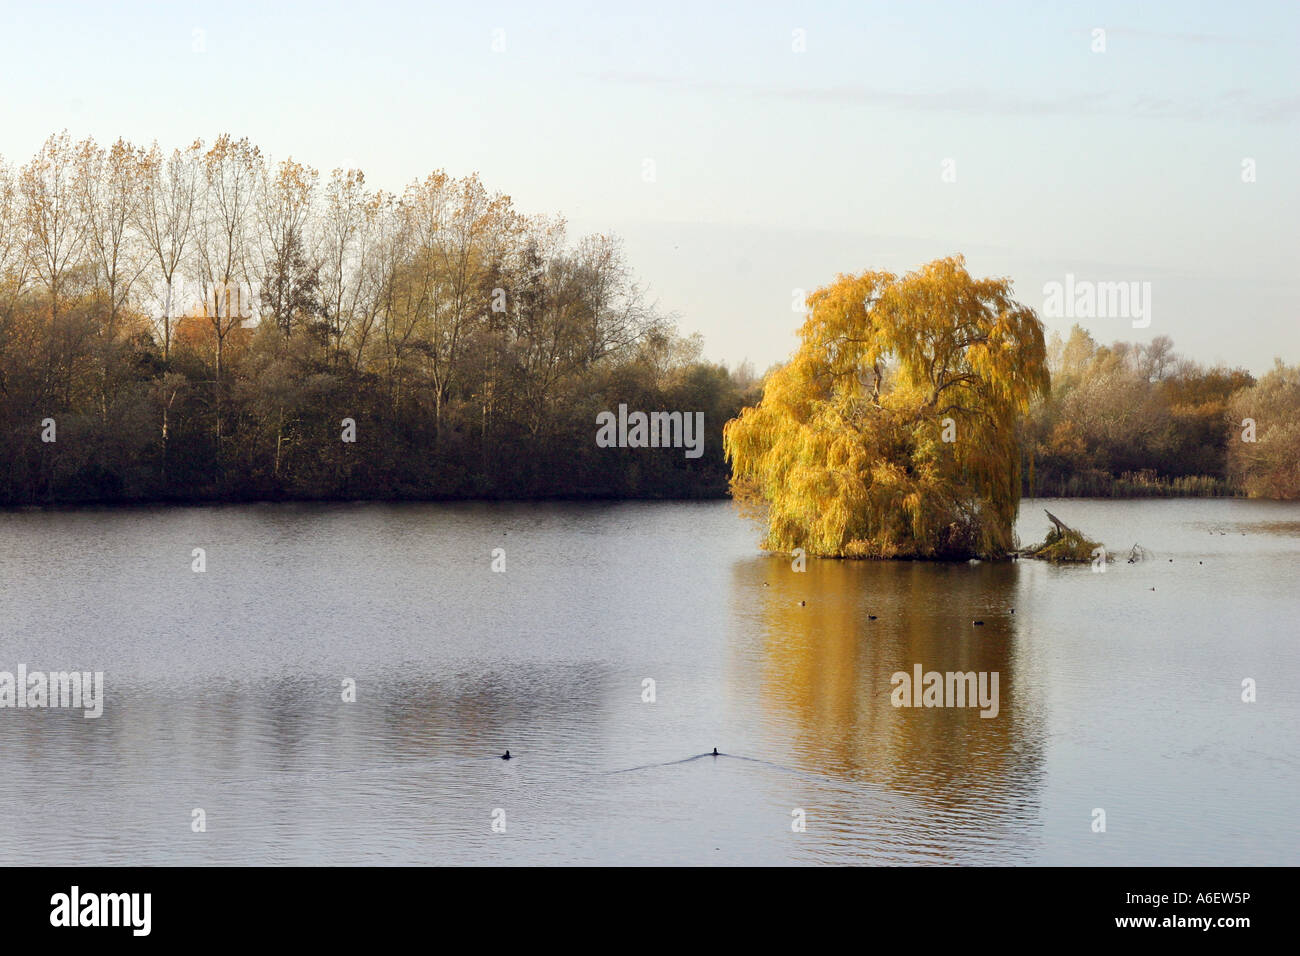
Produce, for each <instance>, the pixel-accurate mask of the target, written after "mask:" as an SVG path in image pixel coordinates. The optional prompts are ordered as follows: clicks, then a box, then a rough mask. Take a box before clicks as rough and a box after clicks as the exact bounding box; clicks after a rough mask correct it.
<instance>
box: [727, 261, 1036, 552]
mask: <svg viewBox="0 0 1300 956" xmlns="http://www.w3.org/2000/svg"><path fill="white" fill-rule="evenodd" d="M808 305H809V312H810V314H809V318H808V320H807V321H806V322H805V323H804V326H803V328H802V329H801V330H800V333H799V334H800V338H801V340H802V344H801V345H800V347H799V350H798V352H797V353H796V354H795V356H794V358H793V359H792V360H791V362H790V363H789V364H788V365H786V366H784V367H783V368H781V369H780V370H778V371H776V372H774V373H773V374H772V375H771V376H770V377H769V379H768V381H767V383H766V385H765V387H764V391H763V399H762V401H761V402H760V403H759V404H758V406H757V407H754V408H746V409H745V410H744V411H743V412H742V413H741V415H740V416H739V417H738V418H736V419H734V420H732V421H731V422H728V423H727V426H726V429H725V430H724V433H723V444H724V448H725V451H726V455H727V458H728V460H729V461H730V462H731V464H732V471H733V477H732V493H733V494H734V495H735V497H736V498H737V500H738V501H740V502H741V503H742V505H744V506H746V507H749V508H753V507H760V508H762V509H763V511H764V512H765V513H766V516H767V523H768V533H767V537H766V539H765V541H764V547H767V548H770V549H772V550H778V551H790V550H792V549H794V548H798V547H801V548H804V549H805V550H806V551H807V552H808V553H809V554H816V555H824V556H835V557H880V558H893V557H926V558H941V557H959V556H964V555H973V554H978V555H984V556H995V555H1001V554H1004V553H1006V552H1007V551H1008V550H1010V549H1011V548H1012V547H1013V539H1012V523H1013V521H1014V519H1015V514H1016V508H1017V507H1018V505H1019V502H1020V447H1019V443H1018V442H1017V440H1016V427H1015V426H1016V420H1017V418H1018V417H1019V416H1020V415H1022V414H1024V412H1025V411H1026V410H1027V408H1028V406H1029V401H1030V399H1031V398H1032V397H1034V396H1035V395H1036V394H1040V393H1042V392H1045V391H1046V389H1047V387H1048V373H1047V365H1046V353H1045V348H1044V345H1043V327H1042V323H1040V322H1039V320H1038V317H1037V316H1036V315H1035V314H1034V312H1033V310H1032V309H1029V308H1027V307H1026V306H1023V305H1021V304H1019V303H1018V302H1016V301H1014V300H1013V299H1012V298H1011V283H1010V282H1009V281H1008V280H1006V279H978V280H977V279H972V278H971V276H970V274H969V273H967V271H966V263H965V260H964V259H963V258H962V257H960V256H956V257H952V258H948V259H938V260H936V261H934V262H931V263H930V264H929V265H926V266H924V267H922V268H921V269H920V270H918V271H916V272H912V273H909V274H908V275H906V276H904V277H902V278H901V279H900V278H898V277H897V276H894V275H892V274H890V273H887V272H865V273H863V274H861V275H857V276H845V275H841V276H839V277H838V278H837V279H836V281H835V282H834V283H833V284H831V285H829V286H826V287H825V288H822V289H818V290H817V291H816V292H814V293H813V294H812V295H811V296H809V298H808ZM946 419H951V425H950V426H949V437H953V433H954V432H955V439H954V440H951V441H944V440H943V439H944V437H945V420H946Z"/></svg>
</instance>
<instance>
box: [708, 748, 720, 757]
mask: <svg viewBox="0 0 1300 956" xmlns="http://www.w3.org/2000/svg"><path fill="white" fill-rule="evenodd" d="M710 756H713V757H721V756H722V754H720V753H718V748H717V747H714V748H713V753H712V754H710Z"/></svg>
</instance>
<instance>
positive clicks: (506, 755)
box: [501, 750, 510, 760]
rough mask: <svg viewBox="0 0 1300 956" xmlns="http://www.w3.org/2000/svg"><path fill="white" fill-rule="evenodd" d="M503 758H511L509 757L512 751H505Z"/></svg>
mask: <svg viewBox="0 0 1300 956" xmlns="http://www.w3.org/2000/svg"><path fill="white" fill-rule="evenodd" d="M501 759H502V760H509V759H510V751H509V750H507V751H506V752H505V753H503V754H502V755H501Z"/></svg>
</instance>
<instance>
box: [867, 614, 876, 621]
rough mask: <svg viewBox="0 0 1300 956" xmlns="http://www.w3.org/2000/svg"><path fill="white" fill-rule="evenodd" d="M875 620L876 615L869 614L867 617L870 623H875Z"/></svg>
mask: <svg viewBox="0 0 1300 956" xmlns="http://www.w3.org/2000/svg"><path fill="white" fill-rule="evenodd" d="M875 619H876V615H874V614H868V615H867V620H868V621H874V620H875Z"/></svg>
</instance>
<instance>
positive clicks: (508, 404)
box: [0, 134, 1300, 505]
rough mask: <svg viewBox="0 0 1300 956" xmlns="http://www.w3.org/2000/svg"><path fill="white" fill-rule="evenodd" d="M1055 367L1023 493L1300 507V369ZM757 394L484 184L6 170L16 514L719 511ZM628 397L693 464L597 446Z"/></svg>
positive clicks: (8, 477)
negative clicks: (733, 438)
mask: <svg viewBox="0 0 1300 956" xmlns="http://www.w3.org/2000/svg"><path fill="white" fill-rule="evenodd" d="M1050 362H1051V371H1052V377H1053V387H1052V390H1051V392H1050V395H1049V397H1047V398H1046V399H1045V400H1043V401H1041V402H1039V403H1037V404H1036V405H1035V406H1034V407H1033V408H1032V409H1031V410H1030V413H1029V415H1028V416H1027V417H1026V418H1025V419H1024V420H1023V421H1022V423H1021V428H1022V429H1023V435H1022V438H1023V442H1022V445H1023V448H1024V455H1023V474H1022V486H1023V490H1024V492H1025V493H1027V494H1038V495H1120V496H1133V495H1175V494H1195V495H1207V494H1209V495H1219V494H1224V495H1227V494H1250V495H1258V496H1265V497H1282V498H1285V497H1296V496H1298V495H1300V460H1298V457H1297V449H1300V424H1297V423H1298V422H1300V370H1297V369H1294V368H1288V367H1284V366H1282V365H1280V364H1279V365H1278V367H1277V368H1276V369H1274V370H1273V371H1271V372H1270V373H1268V375H1266V376H1264V378H1262V379H1261V380H1260V381H1259V382H1255V381H1254V379H1253V378H1252V377H1251V376H1250V375H1249V374H1247V373H1246V372H1244V371H1241V370H1238V369H1231V370H1230V369H1223V368H1204V367H1202V366H1199V365H1197V364H1195V363H1193V362H1190V361H1186V360H1183V359H1179V358H1178V357H1177V356H1176V355H1174V353H1173V352H1172V347H1171V343H1170V342H1169V340H1168V339H1166V338H1157V339H1155V340H1154V341H1153V342H1152V343H1150V344H1149V345H1145V346H1138V345H1129V344H1124V343H1116V344H1114V345H1111V346H1098V345H1097V344H1096V343H1095V342H1093V340H1092V339H1091V338H1090V337H1089V336H1088V335H1087V334H1086V333H1085V332H1083V331H1082V330H1081V329H1078V328H1076V329H1075V330H1074V332H1073V333H1072V335H1071V336H1070V338H1069V340H1068V341H1064V342H1062V341H1060V340H1059V338H1058V339H1057V340H1056V341H1055V342H1054V343H1053V345H1052V350H1051V356H1050ZM761 394H762V387H761V383H760V382H758V381H756V379H755V376H753V375H752V374H750V372H749V371H748V369H747V368H746V367H743V366H742V367H741V368H740V369H737V370H728V369H727V368H726V367H725V366H722V365H717V364H712V363H709V362H706V361H704V360H703V358H702V357H701V346H700V342H699V340H698V338H696V337H693V338H690V339H683V338H681V337H680V336H679V335H678V334H677V332H676V330H675V328H674V325H673V323H672V322H671V320H670V318H669V317H666V316H663V315H661V314H659V313H658V312H657V311H656V310H655V309H654V308H653V306H652V304H651V303H649V302H647V300H646V297H645V295H644V292H643V290H642V289H641V288H640V287H639V286H638V285H637V283H636V282H635V280H634V278H633V276H632V273H631V270H630V268H629V266H628V264H627V262H626V261H625V260H624V257H623V254H622V250H621V247H620V245H619V243H618V241H617V240H616V239H614V238H612V237H609V236H601V235H597V236H588V237H585V238H582V239H579V240H576V241H572V240H570V239H569V237H568V236H567V235H566V231H565V226H564V222H563V221H562V220H559V219H550V218H545V217H538V216H528V215H524V214H523V213H521V212H519V211H517V210H516V209H515V208H514V206H513V204H512V202H511V200H510V198H509V197H508V196H504V195H502V194H500V193H493V192H489V191H488V190H487V189H486V188H485V187H484V186H483V184H482V183H481V182H480V181H479V180H478V178H477V177H476V176H470V177H467V178H460V179H458V178H453V177H451V176H448V175H447V174H445V173H443V172H435V173H433V174H431V175H430V176H428V177H427V178H425V179H423V180H421V181H418V182H414V183H412V184H411V185H410V186H408V187H407V188H406V189H405V190H404V191H403V192H401V193H400V194H395V193H387V192H384V191H378V190H372V189H371V188H370V187H369V186H368V185H367V184H366V181H365V177H364V176H363V174H362V173H361V172H360V171H358V170H335V171H334V172H333V173H332V174H330V175H329V176H327V177H322V176H320V175H319V174H318V173H317V171H316V170H314V169H311V168H310V167H308V166H305V165H303V164H301V163H298V162H295V161H293V160H285V161H282V162H278V163H273V162H271V161H269V160H268V159H267V158H266V157H264V156H263V155H262V153H261V152H260V151H259V150H258V148H257V147H256V146H254V145H253V144H251V143H249V142H248V141H247V140H246V139H244V140H236V139H233V138H231V137H229V136H221V137H219V138H218V139H217V140H216V141H215V142H213V143H212V144H210V145H208V144H204V143H202V142H196V143H194V144H193V145H191V146H190V147H188V148H185V149H179V150H175V151H173V152H171V153H164V152H163V151H162V150H160V149H159V148H158V147H157V146H156V145H155V146H151V147H148V148H143V147H138V146H135V145H132V144H130V143H127V142H124V141H119V142H117V143H115V144H113V145H112V146H111V147H102V146H100V145H98V144H96V143H94V142H93V141H90V140H86V141H82V142H74V141H73V140H71V139H70V138H69V137H68V136H67V134H62V135H57V136H53V137H51V138H50V139H49V140H48V141H47V142H46V143H45V144H44V146H43V147H42V148H41V150H40V152H39V153H38V154H37V155H36V156H35V157H34V158H33V159H32V160H31V161H30V162H28V163H27V164H26V165H23V166H21V167H19V168H13V167H11V166H9V165H7V164H5V163H4V162H3V160H0V504H3V505H16V504H45V503H59V502H87V501H104V502H117V501H145V500H248V499H275V498H384V499H398V498H461V497H514V498H526V497H554V496H558V497H665V498H670V497H672V498H679V497H688V498H693V497H718V496H723V495H725V494H726V493H727V487H728V477H729V473H728V467H727V464H726V462H725V461H724V460H723V457H722V439H721V434H722V427H723V425H724V423H726V422H727V421H728V420H729V419H731V418H733V417H734V416H736V415H737V414H738V413H739V411H740V410H741V409H742V408H744V407H745V406H747V405H753V404H755V403H757V402H758V400H759V399H760V397H761ZM620 404H626V405H627V406H628V408H629V409H632V410H640V411H646V412H651V411H657V410H664V411H679V412H684V413H685V412H703V413H704V422H705V442H704V454H703V456H702V457H699V458H688V457H687V456H686V455H685V454H684V451H683V449H680V448H603V447H599V446H598V445H597V443H596V440H595V436H596V431H597V424H596V416H597V414H598V413H600V412H602V411H612V410H615V409H617V408H618V406H619V405H620ZM1246 419H1250V421H1251V423H1252V424H1251V425H1250V427H1249V429H1247V427H1246V426H1245V425H1244V424H1243V423H1244V420H1246ZM1248 431H1249V437H1251V438H1255V439H1256V440H1255V441H1244V440H1243V437H1246V436H1247V432H1248ZM348 439H355V440H348Z"/></svg>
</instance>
